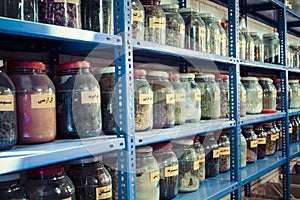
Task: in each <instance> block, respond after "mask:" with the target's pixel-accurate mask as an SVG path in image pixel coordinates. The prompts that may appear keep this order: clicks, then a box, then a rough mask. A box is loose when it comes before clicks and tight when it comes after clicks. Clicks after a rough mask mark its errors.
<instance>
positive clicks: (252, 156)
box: [242, 125, 258, 163]
mask: <svg viewBox="0 0 300 200" xmlns="http://www.w3.org/2000/svg"><path fill="white" fill-rule="evenodd" d="M242 134H243V135H244V137H245V139H246V141H247V163H254V162H256V160H257V143H258V140H257V135H256V134H255V133H254V131H253V126H252V125H247V126H244V127H242Z"/></svg>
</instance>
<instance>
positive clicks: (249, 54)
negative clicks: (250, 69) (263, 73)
mask: <svg viewBox="0 0 300 200" xmlns="http://www.w3.org/2000/svg"><path fill="white" fill-rule="evenodd" d="M243 34H244V36H245V40H246V60H251V61H254V60H255V46H254V40H253V39H252V37H251V35H250V33H249V32H243Z"/></svg>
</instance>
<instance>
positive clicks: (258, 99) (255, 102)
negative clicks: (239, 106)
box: [242, 77, 263, 114]
mask: <svg viewBox="0 0 300 200" xmlns="http://www.w3.org/2000/svg"><path fill="white" fill-rule="evenodd" d="M242 83H243V85H244V86H245V89H246V94H247V102H246V112H247V114H260V113H261V111H262V109H263V101H262V98H263V90H262V88H261V86H260V85H259V83H258V79H257V78H256V77H242Z"/></svg>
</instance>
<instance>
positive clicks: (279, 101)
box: [273, 78, 293, 110]
mask: <svg viewBox="0 0 300 200" xmlns="http://www.w3.org/2000/svg"><path fill="white" fill-rule="evenodd" d="M273 81H274V85H275V87H276V90H277V98H276V109H277V110H281V86H280V82H281V80H280V79H279V78H277V79H274V80H273ZM292 95H293V94H292V90H291V87H290V85H289V84H288V96H289V97H288V101H289V102H288V105H289V106H290V105H291V98H292Z"/></svg>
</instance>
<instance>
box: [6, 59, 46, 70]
mask: <svg viewBox="0 0 300 200" xmlns="http://www.w3.org/2000/svg"><path fill="white" fill-rule="evenodd" d="M7 66H8V69H37V70H46V65H45V64H44V63H42V62H38V61H25V60H22V61H21V60H11V61H8V63H7Z"/></svg>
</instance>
